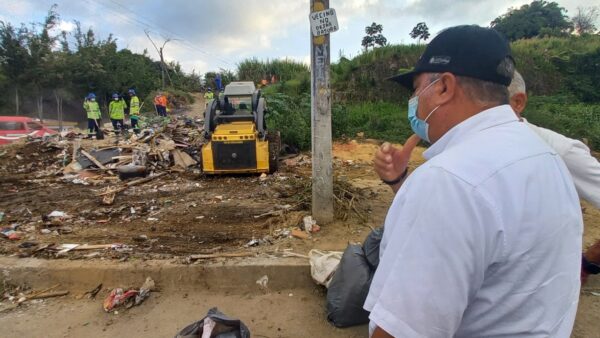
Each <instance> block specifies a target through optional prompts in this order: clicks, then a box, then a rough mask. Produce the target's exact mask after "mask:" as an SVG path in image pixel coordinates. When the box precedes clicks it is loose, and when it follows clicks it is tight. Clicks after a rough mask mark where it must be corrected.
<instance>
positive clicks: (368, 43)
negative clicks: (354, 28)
mask: <svg viewBox="0 0 600 338" xmlns="http://www.w3.org/2000/svg"><path fill="white" fill-rule="evenodd" d="M382 32H383V26H382V25H380V24H377V23H375V22H373V23H372V24H371V25H370V26H367V27H365V33H366V34H367V35H365V37H363V39H362V42H361V46H363V47H364V48H365V51H366V50H368V49H369V47H375V45H378V46H385V45H387V39H386V38H385V37H384V36H383V34H382Z"/></svg>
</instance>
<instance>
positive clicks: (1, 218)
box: [0, 211, 4, 222]
mask: <svg viewBox="0 0 600 338" xmlns="http://www.w3.org/2000/svg"><path fill="white" fill-rule="evenodd" d="M3 219H4V211H0V222H2V220H3Z"/></svg>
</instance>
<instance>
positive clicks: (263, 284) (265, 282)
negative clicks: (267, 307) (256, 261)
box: [256, 275, 269, 291]
mask: <svg viewBox="0 0 600 338" xmlns="http://www.w3.org/2000/svg"><path fill="white" fill-rule="evenodd" d="M256 284H258V286H260V287H261V288H262V289H263V291H268V290H269V286H268V284H269V276H267V275H264V276H262V277H260V278H259V279H258V280H257V281H256Z"/></svg>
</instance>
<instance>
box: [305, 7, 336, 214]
mask: <svg viewBox="0 0 600 338" xmlns="http://www.w3.org/2000/svg"><path fill="white" fill-rule="evenodd" d="M326 9H329V0H310V13H311V14H312V13H315V12H321V11H324V10H326ZM329 35H330V34H325V35H318V36H316V35H315V34H313V32H311V35H310V41H311V44H310V54H311V62H310V68H311V100H310V101H311V103H310V107H311V108H310V113H311V121H312V123H311V131H312V215H313V217H314V218H315V220H317V222H319V223H320V224H326V223H330V222H332V221H333V165H332V159H331V87H330V84H329V63H330V57H329V55H330V54H329Z"/></svg>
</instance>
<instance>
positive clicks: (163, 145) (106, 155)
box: [0, 117, 371, 262]
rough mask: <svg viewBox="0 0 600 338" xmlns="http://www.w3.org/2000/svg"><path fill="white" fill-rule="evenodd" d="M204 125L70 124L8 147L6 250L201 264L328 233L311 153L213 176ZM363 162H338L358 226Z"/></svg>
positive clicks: (341, 192) (340, 190) (3, 213)
mask: <svg viewBox="0 0 600 338" xmlns="http://www.w3.org/2000/svg"><path fill="white" fill-rule="evenodd" d="M200 126H201V121H200V122H199V121H194V120H190V119H188V118H183V117H181V118H176V119H171V120H169V121H167V122H165V123H164V124H156V125H151V126H148V127H147V128H146V129H145V130H143V131H142V133H140V134H139V135H134V134H130V135H128V136H124V135H121V136H119V137H120V138H119V137H117V136H116V135H108V133H107V137H106V138H105V139H104V140H87V139H82V136H84V135H81V134H79V135H78V134H76V133H74V132H70V133H68V134H63V135H60V136H56V135H54V136H52V137H48V138H45V139H33V140H29V141H22V142H21V143H17V144H11V145H8V146H6V147H3V148H2V149H0V191H1V192H2V194H3V199H2V201H0V254H14V255H17V256H19V257H32V256H33V257H41V258H60V257H67V258H69V259H92V258H110V259H119V260H127V259H130V258H134V259H137V258H139V259H171V258H174V259H179V258H184V259H186V261H187V262H196V261H202V260H204V259H208V258H218V257H244V256H239V254H240V250H242V251H245V252H246V253H244V255H246V256H247V255H256V254H257V252H259V251H265V250H264V249H265V248H266V250H270V249H269V247H272V246H279V245H280V243H285V244H284V245H285V246H288V247H289V246H290V245H295V244H291V243H296V244H298V243H302V242H306V243H309V242H312V241H317V240H318V237H319V236H321V233H319V235H317V233H318V232H319V230H320V226H321V225H320V224H317V223H316V222H315V221H314V220H312V219H310V218H307V217H306V216H308V215H309V213H310V200H311V188H310V185H311V180H310V175H311V159H310V156H309V155H306V154H296V155H288V156H284V159H282V161H281V163H280V169H279V171H278V172H276V173H274V174H269V175H266V174H264V175H260V177H259V176H256V175H238V176H231V175H228V176H209V175H202V171H201V163H200V160H201V159H200V153H199V152H200V149H201V145H202V143H203V142H204V139H203V135H202V130H201V129H200ZM61 137H62V138H61ZM360 165H362V166H363V168H366V167H367V165H368V164H360V163H349V162H348V161H340V160H335V161H334V166H335V167H336V170H339V171H336V174H339V177H337V178H336V180H335V184H334V186H335V188H334V189H335V195H336V197H335V201H336V216H337V217H338V218H339V219H343V220H348V219H351V218H353V219H356V220H360V222H358V223H362V222H364V220H365V219H367V218H369V215H368V214H369V205H368V200H369V199H370V197H371V195H369V191H368V189H366V190H364V191H363V189H359V188H356V186H353V185H352V184H349V183H348V182H347V181H346V178H345V175H346V174H347V173H348V172H350V171H352V170H357V166H360ZM369 170H370V171H371V168H370V167H369ZM356 223H357V222H353V224H356ZM215 248H218V250H215ZM228 255H230V256H228Z"/></svg>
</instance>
